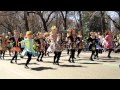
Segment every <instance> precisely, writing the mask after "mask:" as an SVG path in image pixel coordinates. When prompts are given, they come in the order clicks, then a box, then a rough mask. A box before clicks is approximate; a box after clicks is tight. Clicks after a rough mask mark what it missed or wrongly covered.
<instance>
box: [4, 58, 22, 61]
mask: <svg viewBox="0 0 120 90" xmlns="http://www.w3.org/2000/svg"><path fill="white" fill-rule="evenodd" d="M11 59H12V58H11ZM11 59H3V60H6V61H10V60H11ZM17 60H21V59H17ZM13 61H14V60H13Z"/></svg>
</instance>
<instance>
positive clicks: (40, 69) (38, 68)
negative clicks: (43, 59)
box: [31, 67, 56, 71]
mask: <svg viewBox="0 0 120 90" xmlns="http://www.w3.org/2000/svg"><path fill="white" fill-rule="evenodd" d="M48 69H52V70H56V69H55V68H52V67H36V68H31V70H35V71H42V70H48Z"/></svg>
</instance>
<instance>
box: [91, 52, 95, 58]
mask: <svg viewBox="0 0 120 90" xmlns="http://www.w3.org/2000/svg"><path fill="white" fill-rule="evenodd" d="M94 54H95V51H92V54H91V57H90V60H93V55H94Z"/></svg>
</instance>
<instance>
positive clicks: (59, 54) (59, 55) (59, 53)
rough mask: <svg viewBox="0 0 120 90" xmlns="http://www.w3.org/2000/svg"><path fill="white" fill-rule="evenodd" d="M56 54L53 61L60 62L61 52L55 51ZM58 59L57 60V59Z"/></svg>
mask: <svg viewBox="0 0 120 90" xmlns="http://www.w3.org/2000/svg"><path fill="white" fill-rule="evenodd" d="M54 54H55V56H54V61H53V63H59V60H60V57H61V52H57V51H55V52H54ZM56 59H57V60H56Z"/></svg>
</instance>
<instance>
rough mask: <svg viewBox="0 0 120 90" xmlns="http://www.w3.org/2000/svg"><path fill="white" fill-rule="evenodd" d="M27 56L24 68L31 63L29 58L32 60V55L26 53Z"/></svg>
mask: <svg viewBox="0 0 120 90" xmlns="http://www.w3.org/2000/svg"><path fill="white" fill-rule="evenodd" d="M27 56H28V60H27V61H26V64H25V66H27V65H28V64H29V62H30V61H31V58H32V54H31V53H29V52H27Z"/></svg>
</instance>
